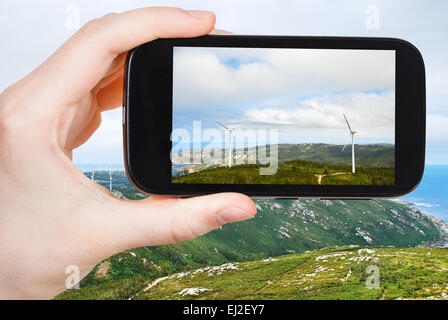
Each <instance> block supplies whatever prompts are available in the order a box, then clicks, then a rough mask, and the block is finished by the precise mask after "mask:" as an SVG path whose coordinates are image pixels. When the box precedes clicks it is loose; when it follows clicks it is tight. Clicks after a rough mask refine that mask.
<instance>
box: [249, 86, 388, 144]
mask: <svg viewBox="0 0 448 320" xmlns="http://www.w3.org/2000/svg"><path fill="white" fill-rule="evenodd" d="M394 104H395V95H394V92H388V93H386V94H376V93H354V94H337V95H330V96H327V97H320V98H312V99H308V100H305V101H302V102H300V103H298V104H296V105H293V106H280V107H277V108H254V109H250V110H248V111H246V112H245V114H244V116H243V120H244V123H246V125H249V126H251V127H255V128H277V129H280V130H281V133H280V134H279V135H283V136H287V137H288V136H289V137H291V138H290V140H291V141H292V140H293V138H292V137H297V138H298V139H302V141H303V139H306V140H308V141H313V140H315V139H321V140H320V141H319V142H330V141H339V142H341V141H345V139H346V138H347V135H348V128H347V124H346V123H345V120H344V118H343V114H346V116H347V118H348V120H349V122H350V124H351V127H352V130H355V131H358V132H359V133H358V135H357V136H358V137H359V139H358V141H359V142H362V141H364V142H365V143H367V142H372V141H375V142H389V143H393V141H394V136H395V133H394V131H395V117H394V113H395V108H394ZM284 138H285V137H284Z"/></svg>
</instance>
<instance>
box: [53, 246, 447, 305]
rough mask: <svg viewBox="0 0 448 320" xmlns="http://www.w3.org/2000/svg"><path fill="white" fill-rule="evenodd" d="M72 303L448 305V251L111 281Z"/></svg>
mask: <svg viewBox="0 0 448 320" xmlns="http://www.w3.org/2000/svg"><path fill="white" fill-rule="evenodd" d="M375 275H378V278H377V279H378V280H379V281H375V279H373V277H374V276H375ZM76 298H80V299H108V298H109V299H114V298H119V299H135V300H141V299H143V300H151V299H229V300H233V299H236V300H238V299H290V300H292V299H368V300H376V299H386V300H387V299H448V248H432V249H429V248H412V249H399V248H390V247H368V248H366V247H359V246H348V247H330V248H325V249H321V250H316V251H309V252H305V253H302V254H298V255H297V254H293V255H287V256H282V257H277V258H268V259H263V260H259V261H254V262H243V263H237V262H236V263H226V264H223V265H219V266H214V267H212V266H208V267H203V268H198V269H195V270H191V271H187V272H180V273H175V274H171V275H169V276H164V277H158V278H156V279H154V278H134V279H132V280H123V281H115V282H110V283H106V284H103V285H100V286H97V287H91V288H83V289H80V290H69V291H67V292H65V293H64V294H62V295H60V296H59V297H58V299H76Z"/></svg>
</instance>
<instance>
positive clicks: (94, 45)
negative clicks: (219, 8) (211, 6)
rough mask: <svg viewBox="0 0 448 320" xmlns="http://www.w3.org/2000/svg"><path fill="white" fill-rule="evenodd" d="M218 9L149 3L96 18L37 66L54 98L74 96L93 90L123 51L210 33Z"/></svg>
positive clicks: (62, 99)
mask: <svg viewBox="0 0 448 320" xmlns="http://www.w3.org/2000/svg"><path fill="white" fill-rule="evenodd" d="M214 24H215V15H214V14H213V13H212V12H208V11H197V10H192V11H185V10H182V9H179V8H166V7H151V8H142V9H136V10H132V11H127V12H124V13H117V14H109V15H106V16H104V17H103V18H100V19H96V20H92V21H90V22H88V23H87V24H86V25H84V26H83V27H82V28H81V29H80V30H79V31H78V32H77V33H76V34H74V35H73V36H72V37H71V38H70V39H69V40H68V41H67V42H66V43H65V44H64V45H63V46H62V47H61V48H59V49H58V50H57V51H56V52H55V53H54V54H53V55H52V56H51V57H50V58H49V59H48V60H47V61H46V62H44V63H43V64H42V65H41V66H40V67H38V69H36V70H35V72H34V73H33V74H34V77H33V78H37V79H36V80H38V82H39V83H40V84H41V85H44V86H48V87H49V88H51V92H52V93H53V94H52V99H55V100H56V101H58V102H75V101H77V100H79V99H80V98H82V97H83V96H84V95H85V94H86V93H88V92H89V91H90V90H92V89H93V88H94V87H95V85H96V83H97V82H98V81H99V80H101V78H102V77H103V76H104V74H105V73H106V71H107V70H108V68H109V66H110V64H111V63H112V61H113V60H114V59H115V58H116V57H117V56H118V55H119V54H120V53H123V52H125V51H128V50H130V49H132V48H134V47H136V46H138V45H140V44H143V43H145V42H148V41H152V40H155V39H157V38H172V37H196V36H201V35H205V34H207V33H209V32H210V31H211V30H212V29H213V27H214Z"/></svg>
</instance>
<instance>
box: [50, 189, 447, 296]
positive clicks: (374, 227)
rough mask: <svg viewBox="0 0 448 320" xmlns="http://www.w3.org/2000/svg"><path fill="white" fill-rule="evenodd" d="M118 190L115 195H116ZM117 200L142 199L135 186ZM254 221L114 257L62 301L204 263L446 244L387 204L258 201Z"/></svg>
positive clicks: (400, 207)
mask: <svg viewBox="0 0 448 320" xmlns="http://www.w3.org/2000/svg"><path fill="white" fill-rule="evenodd" d="M115 192H117V191H115ZM119 194H120V195H121V196H124V195H128V197H134V198H139V197H141V195H140V194H139V193H138V192H136V191H135V190H133V189H121V190H120V191H119ZM256 204H257V207H258V213H257V215H256V217H255V218H254V219H251V220H249V221H244V222H239V223H233V224H228V225H224V226H223V227H222V228H220V229H218V230H215V231H212V232H210V233H208V234H206V235H204V236H202V237H199V238H197V239H194V240H191V241H185V242H182V243H177V244H173V245H167V246H159V247H143V248H136V249H133V250H129V251H126V252H122V253H119V254H117V255H114V256H112V257H110V258H108V259H106V260H105V261H103V262H102V263H101V264H99V265H97V266H96V267H95V269H94V270H93V271H92V272H91V273H90V274H89V275H88V276H87V277H86V278H85V279H84V280H82V281H81V289H80V290H69V291H67V292H65V293H63V294H62V295H60V296H59V297H58V298H64V299H80V298H81V299H82V298H87V299H128V298H129V297H130V296H132V295H134V294H136V293H138V292H139V291H141V290H143V288H144V287H145V286H147V283H148V282H149V281H153V280H155V279H157V278H160V277H164V276H167V275H171V274H173V273H176V272H187V271H191V270H195V269H199V268H204V267H206V266H216V265H222V264H225V263H236V262H239V263H241V262H244V261H255V260H263V259H265V258H267V257H273V256H281V255H286V254H299V253H303V252H305V251H307V250H316V249H320V248H324V247H327V246H343V245H361V246H366V245H368V246H389V245H392V246H397V247H414V246H418V245H431V244H433V243H435V242H439V243H445V241H446V231H445V228H446V225H445V224H443V223H442V222H441V221H438V220H436V219H434V218H432V217H431V216H429V215H427V214H426V213H424V212H422V211H420V210H418V209H416V208H414V207H412V206H409V205H407V204H403V203H399V202H395V201H390V200H372V201H353V200H352V201H339V200H337V201H336V200H335V201H328V200H323V201H320V200H311V199H304V200H294V201H293V200H282V201H274V200H256Z"/></svg>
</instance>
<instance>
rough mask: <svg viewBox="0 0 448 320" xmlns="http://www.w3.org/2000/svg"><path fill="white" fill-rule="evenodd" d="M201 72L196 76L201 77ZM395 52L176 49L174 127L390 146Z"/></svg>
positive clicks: (288, 139)
mask: <svg viewBox="0 0 448 320" xmlns="http://www.w3.org/2000/svg"><path fill="white" fill-rule="evenodd" d="M198 74H199V75H200V76H198ZM394 89H395V51H391V50H381V51H379V50H376V51H373V50H326V49H325V50H322V49H320V50H319V49H317V50H316V49H264V48H251V49H248V48H191V47H178V48H174V67H173V108H174V112H173V121H174V124H173V128H186V129H187V130H191V128H192V124H193V121H194V120H200V121H201V124H202V127H203V128H204V129H205V128H213V127H217V126H218V127H219V125H218V124H217V123H216V122H215V121H214V119H218V121H220V122H222V123H224V124H225V125H228V126H230V127H236V128H239V129H244V130H247V129H258V128H261V129H278V130H279V143H303V142H321V143H322V142H323V143H339V144H343V143H345V142H346V141H347V139H348V138H349V131H348V128H347V124H346V123H345V120H344V118H343V114H346V115H347V117H348V118H349V121H350V123H351V125H352V127H353V130H356V131H359V134H358V135H357V139H356V141H357V143H373V142H375V143H394V111H395V110H394V100H395V92H394Z"/></svg>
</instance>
